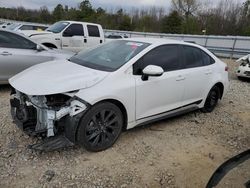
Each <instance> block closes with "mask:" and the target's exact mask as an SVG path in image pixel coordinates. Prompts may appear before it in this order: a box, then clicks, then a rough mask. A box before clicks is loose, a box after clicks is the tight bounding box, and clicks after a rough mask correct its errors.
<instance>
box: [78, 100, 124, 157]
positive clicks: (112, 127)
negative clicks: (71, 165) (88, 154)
mask: <svg viewBox="0 0 250 188" xmlns="http://www.w3.org/2000/svg"><path fill="white" fill-rule="evenodd" d="M122 127H123V116H122V112H121V110H120V109H119V108H118V107H117V106H116V105H114V104H112V103H109V102H105V103H99V104H97V105H95V106H93V107H92V108H91V109H90V110H89V111H88V112H87V113H86V114H84V115H83V117H82V119H81V121H80V123H79V129H78V132H77V140H78V143H79V144H80V145H83V146H84V147H85V148H86V149H87V150H89V151H95V152H96V151H102V150H105V149H107V148H109V147H111V146H112V145H113V144H114V143H115V141H116V140H117V139H118V137H119V135H120V134H121V131H122Z"/></svg>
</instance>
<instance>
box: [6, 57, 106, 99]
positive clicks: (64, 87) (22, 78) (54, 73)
mask: <svg viewBox="0 0 250 188" xmlns="http://www.w3.org/2000/svg"><path fill="white" fill-rule="evenodd" d="M108 74H109V73H108V72H104V71H98V70H94V69H90V68H87V67H84V66H81V65H78V64H75V63H72V62H69V61H67V60H58V61H50V62H46V63H42V64H38V65H35V66H33V67H30V68H28V69H26V70H25V71H23V72H21V73H19V74H17V75H15V76H14V77H12V78H10V79H9V83H10V85H11V86H12V87H14V88H15V89H17V90H18V91H20V92H22V93H25V94H27V95H52V94H58V93H66V92H70V91H75V90H79V89H84V88H89V87H91V86H93V85H95V84H97V83H99V82H100V81H102V80H103V79H104V78H105V77H106V76H107V75H108Z"/></svg>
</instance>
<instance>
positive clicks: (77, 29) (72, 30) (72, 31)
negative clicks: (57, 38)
mask: <svg viewBox="0 0 250 188" xmlns="http://www.w3.org/2000/svg"><path fill="white" fill-rule="evenodd" d="M63 36H68V37H69V36H84V32H83V26H82V24H71V25H70V26H69V27H68V28H67V29H66V30H65V31H64V32H63Z"/></svg>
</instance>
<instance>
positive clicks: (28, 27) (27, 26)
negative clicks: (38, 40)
mask: <svg viewBox="0 0 250 188" xmlns="http://www.w3.org/2000/svg"><path fill="white" fill-rule="evenodd" d="M19 29H20V30H33V26H32V25H23V26H21V27H20V28H19Z"/></svg>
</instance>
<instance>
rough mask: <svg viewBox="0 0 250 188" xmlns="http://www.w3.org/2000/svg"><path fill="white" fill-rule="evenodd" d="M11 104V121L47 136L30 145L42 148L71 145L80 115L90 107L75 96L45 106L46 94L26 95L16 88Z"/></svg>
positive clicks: (35, 134)
mask: <svg viewBox="0 0 250 188" xmlns="http://www.w3.org/2000/svg"><path fill="white" fill-rule="evenodd" d="M10 105H11V115H12V118H13V121H14V123H15V124H16V125H17V126H18V127H19V128H20V129H21V130H23V131H24V132H25V133H26V134H28V135H31V136H37V135H42V136H43V137H46V138H45V139H44V140H43V141H42V142H41V143H38V144H35V145H33V146H31V147H30V148H32V149H37V150H45V151H50V150H54V149H59V148H61V147H66V146H72V145H74V144H75V142H76V138H75V134H76V130H77V126H78V123H79V121H80V118H81V117H82V116H83V114H84V113H85V111H86V110H87V109H88V108H89V105H88V104H87V103H86V102H85V101H82V100H81V99H78V98H76V97H72V98H71V99H70V100H69V101H68V102H67V104H65V105H62V106H61V107H59V108H58V107H56V108H53V107H50V106H47V105H46V97H45V96H27V95H25V94H23V93H20V92H18V91H16V92H15V93H14V94H12V95H11V99H10Z"/></svg>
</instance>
